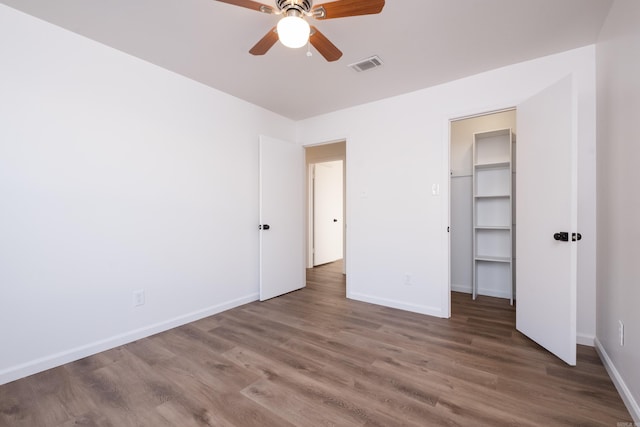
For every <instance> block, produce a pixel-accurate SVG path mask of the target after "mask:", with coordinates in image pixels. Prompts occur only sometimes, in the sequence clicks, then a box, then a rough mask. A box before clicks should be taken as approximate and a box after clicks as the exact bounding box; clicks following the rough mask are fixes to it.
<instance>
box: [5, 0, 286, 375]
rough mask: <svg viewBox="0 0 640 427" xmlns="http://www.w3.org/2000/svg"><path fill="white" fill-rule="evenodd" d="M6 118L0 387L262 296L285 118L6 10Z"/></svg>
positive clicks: (284, 136) (11, 10)
mask: <svg viewBox="0 0 640 427" xmlns="http://www.w3.org/2000/svg"><path fill="white" fill-rule="evenodd" d="M0 121H1V123H0V290H1V292H0V337H2V338H1V341H2V343H1V344H0V347H1V350H0V384H2V383H5V382H8V381H11V380H12V379H15V378H18V377H21V376H24V375H27V374H30V373H33V372H36V371H39V370H42V369H46V368H48V367H51V366H55V365H57V364H59V363H64V362H67V361H69V360H73V359H75V358H78V357H82V356H84V355H87V354H91V353H93V352H97V351H101V350H103V349H105V348H109V347H112V346H115V345H118V344H120V343H123V342H127V341H130V340H133V339H136V338H139V337H141V336H145V335H148V334H151V333H153V332H157V331H159V330H163V329H167V328H169V327H172V326H175V325H177V324H181V323H186V322H188V321H190V320H194V319H196V318H199V317H203V316H206V315H209V314H212V313H215V312H217V311H220V310H222V309H224V308H228V307H232V306H235V305H239V304H242V303H244V302H248V301H251V300H254V299H256V298H257V295H258V252H259V248H258V229H257V224H258V137H259V134H268V135H272V136H274V137H278V138H282V139H289V140H293V139H294V137H295V125H294V123H293V122H292V121H290V120H288V119H285V118H282V117H281V116H277V115H275V114H273V113H270V112H268V111H266V110H263V109H260V108H258V107H255V106H253V105H251V104H248V103H246V102H244V101H240V100H238V99H236V98H233V97H231V96H228V95H225V94H223V93H221V92H218V91H216V90H213V89H211V88H208V87H205V86H203V85H200V84H198V83H195V82H193V81H191V80H187V79H185V78H183V77H180V76H178V75H176V74H173V73H171V72H168V71H166V70H163V69H160V68H158V67H156V66H153V65H151V64H148V63H145V62H143V61H141V60H138V59H136V58H133V57H131V56H128V55H125V54H123V53H121V52H118V51H116V50H113V49H111V48H108V47H105V46H103V45H100V44H97V43H95V42H93V41H90V40H88V39H85V38H83V37H80V36H78V35H75V34H73V33H71V32H68V31H65V30H62V29H60V28H58V27H54V26H52V25H50V24H47V23H45V22H43V21H40V20H37V19H35V18H32V17H29V16H27V15H24V14H22V13H19V12H17V11H15V10H13V9H10V8H7V7H6V6H4V5H0ZM136 289H144V290H145V291H146V304H145V305H144V306H142V307H138V308H134V307H133V306H132V292H133V291H134V290H136Z"/></svg>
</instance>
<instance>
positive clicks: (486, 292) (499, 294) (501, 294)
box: [478, 289, 511, 299]
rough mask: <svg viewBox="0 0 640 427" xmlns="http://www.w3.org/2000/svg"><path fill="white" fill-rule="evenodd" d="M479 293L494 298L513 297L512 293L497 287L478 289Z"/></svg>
mask: <svg viewBox="0 0 640 427" xmlns="http://www.w3.org/2000/svg"><path fill="white" fill-rule="evenodd" d="M478 295H484V296H486V297H493V298H503V299H511V293H509V292H507V291H499V290H495V289H478Z"/></svg>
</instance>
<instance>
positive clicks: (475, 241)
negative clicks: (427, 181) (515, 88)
mask: <svg viewBox="0 0 640 427" xmlns="http://www.w3.org/2000/svg"><path fill="white" fill-rule="evenodd" d="M450 126H451V127H450V160H449V165H450V167H449V169H450V212H451V236H450V238H451V244H450V259H451V270H450V278H451V291H452V292H461V293H466V294H471V295H473V296H474V297H475V296H476V295H481V296H490V297H497V298H506V299H510V300H511V298H512V297H515V283H516V281H515V273H514V272H515V267H514V266H515V239H516V233H515V221H514V219H515V217H516V215H515V203H514V200H515V194H516V193H515V190H516V187H515V173H516V169H515V147H516V144H514V143H513V142H510V141H508V140H507V144H511V149H510V150H511V155H510V156H509V157H510V161H511V167H510V169H511V177H510V179H511V182H510V186H511V189H510V191H506V190H505V189H501V190H500V192H501V193H507V192H508V193H509V196H510V199H506V198H502V199H501V198H498V197H494V198H486V199H485V200H483V202H484V203H485V204H484V205H482V206H483V207H482V208H480V205H478V197H477V191H476V192H474V138H475V137H474V136H475V135H493V134H494V133H500V130H509V129H510V130H511V132H512V133H513V134H515V132H516V110H515V109H509V110H505V111H499V112H493V113H487V114H481V115H476V116H472V117H465V118H461V119H456V120H452V121H451V123H450ZM476 140H477V138H476ZM507 153H508V151H507ZM476 160H477V159H476ZM505 171H506V172H505ZM508 173H509V168H506V169H505V168H504V166H500V167H497V168H494V169H487V170H485V172H484V174H485V175H484V176H485V178H484V180H485V182H488V181H490V182H489V184H490V185H494V186H495V185H496V183H497V182H496V181H497V180H499V179H503V180H504V179H507V180H508V179H509V176H508ZM502 175H504V177H502ZM476 185H477V184H476ZM506 203H509V204H510V205H511V209H508V208H507V209H508V211H507V213H506V216H508V217H510V218H506V219H498V220H497V221H498V222H502V221H507V222H506V223H505V224H502V223H500V224H497V223H496V222H492V221H493V219H491V218H487V219H483V220H481V221H485V224H486V223H488V224H491V225H495V226H494V227H485V228H483V229H481V230H479V229H478V227H476V226H474V224H475V225H478V224H477V222H478V220H475V221H474V208H477V210H478V211H479V212H478V213H479V214H481V215H492V216H494V217H495V216H500V215H502V216H505V214H501V213H500V212H499V211H500V210H501V209H502V208H501V205H503V204H506ZM474 205H475V206H474ZM481 209H482V210H481ZM502 210H504V209H502ZM509 211H510V212H509ZM487 221H488V222H487ZM498 225H499V226H498ZM505 239H506V240H507V241H506V242H505ZM474 247H475V248H478V249H479V250H480V251H485V255H486V251H498V252H505V253H500V255H501V256H500V257H485V260H482V261H480V262H478V261H477V258H478V257H477V256H474ZM476 255H477V254H476ZM505 258H508V262H507V259H505ZM474 283H475V285H474Z"/></svg>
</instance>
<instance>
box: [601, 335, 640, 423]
mask: <svg viewBox="0 0 640 427" xmlns="http://www.w3.org/2000/svg"><path fill="white" fill-rule="evenodd" d="M594 343H595V348H596V352H597V353H598V356H600V360H601V361H602V364H603V365H604V367H605V369H606V370H607V372H608V373H609V376H610V377H611V380H612V381H613V384H614V385H615V386H616V389H617V390H618V393H620V397H622V401H623V402H624V404H625V406H626V407H627V409H628V410H629V414H631V417H633V421H634V422H635V424H636V425H640V404H639V403H638V402H637V401H636V400H635V399H634V397H633V394H632V393H631V390H630V389H629V387H628V386H627V384H626V383H625V381H624V379H623V378H622V375H620V372H619V371H618V369H617V368H616V365H615V364H614V363H613V360H611V358H610V357H609V355H608V354H607V351H606V350H605V349H604V346H603V345H602V343H600V340H599V339H598V337H595V338H594Z"/></svg>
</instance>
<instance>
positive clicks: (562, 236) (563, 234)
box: [553, 231, 569, 242]
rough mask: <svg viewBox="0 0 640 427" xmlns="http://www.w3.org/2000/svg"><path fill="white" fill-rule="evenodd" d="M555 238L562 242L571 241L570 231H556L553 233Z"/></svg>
mask: <svg viewBox="0 0 640 427" xmlns="http://www.w3.org/2000/svg"><path fill="white" fill-rule="evenodd" d="M553 238H554V239H556V240H558V241H560V242H568V241H569V233H567V232H565V231H561V232H560V233H556V234H554V235H553Z"/></svg>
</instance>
